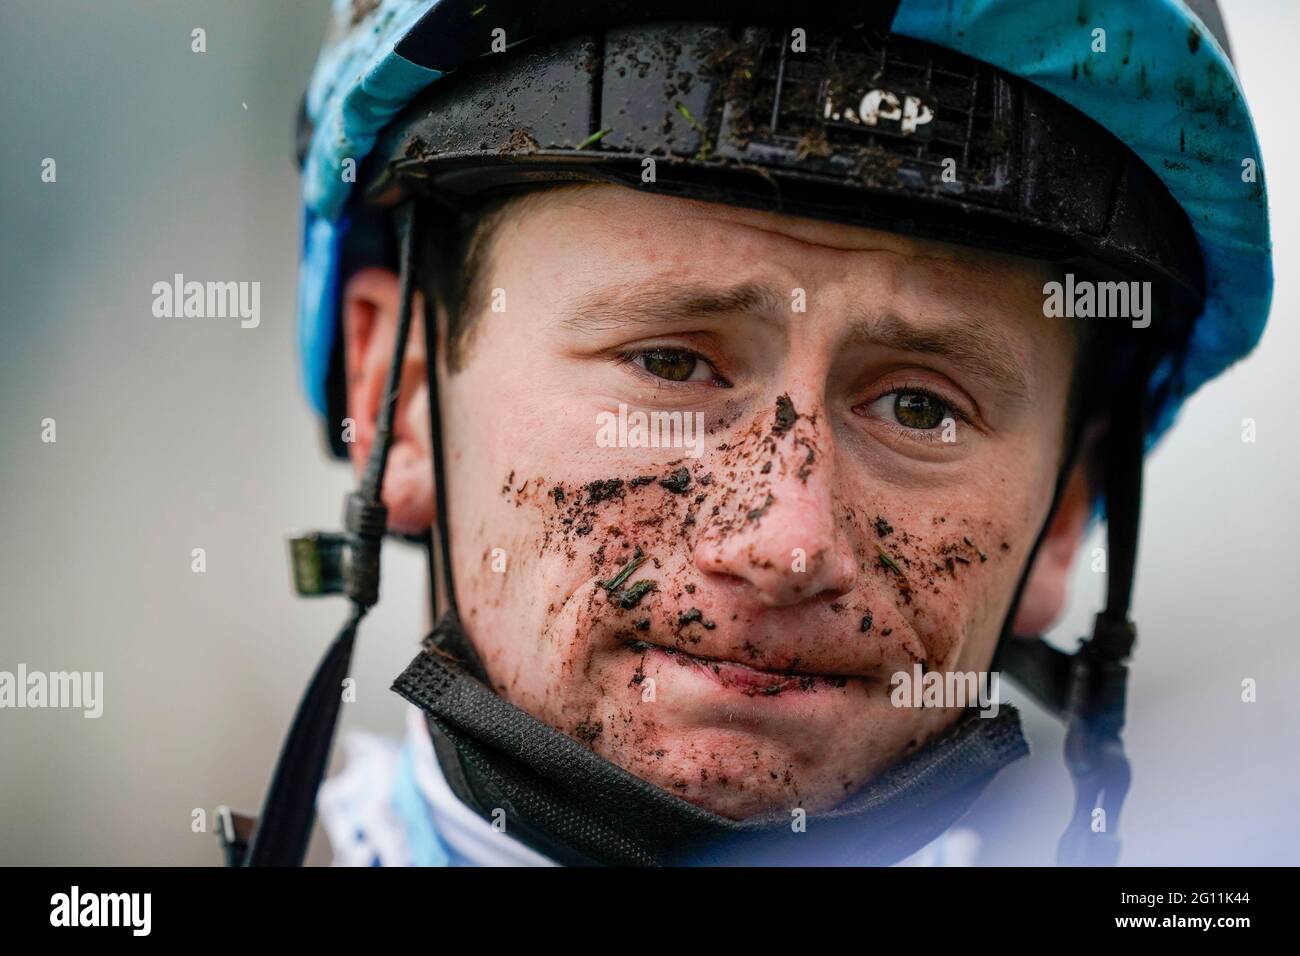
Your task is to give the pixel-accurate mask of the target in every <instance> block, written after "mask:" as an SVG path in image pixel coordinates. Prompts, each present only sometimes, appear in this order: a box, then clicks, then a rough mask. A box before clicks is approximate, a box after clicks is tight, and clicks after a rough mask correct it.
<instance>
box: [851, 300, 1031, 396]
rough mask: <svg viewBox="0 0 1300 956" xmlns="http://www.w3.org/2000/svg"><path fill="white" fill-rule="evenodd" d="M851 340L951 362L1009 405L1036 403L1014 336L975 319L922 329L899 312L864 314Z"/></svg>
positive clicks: (856, 321) (853, 325) (855, 320)
mask: <svg viewBox="0 0 1300 956" xmlns="http://www.w3.org/2000/svg"><path fill="white" fill-rule="evenodd" d="M848 338H849V341H852V342H854V343H857V344H864V345H876V346H881V347H884V348H889V349H893V350H895V351H899V352H915V353H919V354H922V355H935V356H938V357H940V358H943V359H947V360H948V361H950V362H952V363H953V364H954V365H957V366H960V367H961V368H964V369H966V370H967V371H969V372H971V373H972V374H974V375H976V376H977V377H979V378H981V379H983V380H984V381H985V382H987V383H988V384H989V385H990V386H992V387H993V389H994V391H996V392H997V393H998V394H999V396H1000V397H1001V399H1002V401H1003V402H1004V403H1005V404H1008V405H1011V406H1013V407H1020V406H1025V405H1028V404H1030V401H1031V399H1032V397H1033V387H1032V383H1031V380H1030V375H1029V373H1028V371H1027V370H1026V369H1025V367H1024V366H1023V365H1022V363H1021V362H1020V361H1019V353H1018V351H1016V350H1015V349H1014V348H1013V343H1012V341H1011V338H1010V336H1008V335H1005V334H1003V333H1001V332H998V331H995V330H993V329H990V328H988V327H987V326H986V325H983V324H981V323H980V322H978V321H977V320H975V319H974V318H973V317H972V316H969V315H965V314H963V315H961V316H959V320H958V321H957V322H956V323H954V324H950V325H945V326H941V327H934V328H921V327H919V326H917V325H915V324H912V323H909V322H907V321H906V320H904V319H903V318H902V317H900V316H899V315H897V314H895V313H893V312H882V313H871V312H858V314H857V315H856V316H855V317H854V318H853V319H852V320H851V322H850V327H849V335H848Z"/></svg>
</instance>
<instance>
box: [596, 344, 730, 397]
mask: <svg viewBox="0 0 1300 956" xmlns="http://www.w3.org/2000/svg"><path fill="white" fill-rule="evenodd" d="M652 352H677V353H680V354H681V355H687V356H690V357H691V358H693V359H695V360H697V361H699V362H703V363H704V364H705V365H706V366H707V367H708V369H709V371H710V372H711V373H712V375H713V381H711V382H677V381H674V380H673V379H671V378H661V377H660V376H658V375H655V374H654V373H653V372H651V371H650V370H649V369H647V368H643V367H642V366H640V365H638V364H637V363H636V360H637V359H638V358H640V357H641V356H643V355H649V354H650V353H652ZM615 358H616V360H617V361H618V364H619V365H627V366H631V367H632V368H633V369H635V370H636V371H637V372H638V373H639V374H641V375H645V376H647V377H649V378H651V379H653V380H654V382H655V384H656V385H659V386H667V387H669V388H695V387H697V386H700V385H708V386H710V387H721V388H730V387H731V383H730V382H728V381H727V380H726V379H725V378H723V377H722V373H721V372H719V371H718V367H717V365H715V364H714V363H713V362H712V361H711V360H710V359H709V358H708V357H707V356H704V355H701V354H700V353H699V352H697V351H695V350H694V349H688V348H684V347H682V346H679V345H645V346H641V347H640V348H635V349H627V350H625V351H621V352H618V353H616V354H615Z"/></svg>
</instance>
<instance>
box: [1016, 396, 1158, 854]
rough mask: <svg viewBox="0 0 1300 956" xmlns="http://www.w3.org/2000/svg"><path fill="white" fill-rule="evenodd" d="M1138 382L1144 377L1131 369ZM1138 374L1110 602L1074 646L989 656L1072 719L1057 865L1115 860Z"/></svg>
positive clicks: (1138, 444)
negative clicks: (1068, 789) (1069, 784)
mask: <svg viewBox="0 0 1300 956" xmlns="http://www.w3.org/2000/svg"><path fill="white" fill-rule="evenodd" d="M1135 379H1136V381H1137V383H1140V382H1141V381H1143V380H1144V379H1143V378H1142V376H1135ZM1143 397H1144V396H1143V392H1142V390H1141V385H1140V384H1134V385H1133V386H1132V387H1130V388H1128V389H1121V390H1120V394H1119V396H1118V398H1117V400H1116V401H1115V403H1114V406H1113V407H1112V409H1111V416H1110V426H1109V432H1108V433H1107V438H1106V449H1105V461H1106V490H1105V496H1106V512H1107V515H1106V543H1107V551H1108V560H1109V567H1108V570H1107V576H1106V608H1105V610H1104V611H1102V612H1101V613H1100V614H1098V615H1097V617H1096V620H1095V622H1094V624H1093V631H1092V636H1091V637H1090V638H1086V639H1083V640H1081V641H1080V642H1079V648H1078V650H1076V651H1075V652H1074V653H1073V654H1068V653H1066V652H1064V651H1060V650H1057V649H1056V648H1054V647H1052V646H1051V645H1049V644H1047V643H1046V642H1045V641H1043V640H1042V639H1041V638H1039V639H1036V640H1023V639H1018V638H1015V637H1011V636H1008V637H1006V638H1004V640H1003V641H1002V643H1001V647H1000V648H999V652H998V662H997V664H996V665H995V666H997V667H999V668H1001V669H1003V670H1006V671H1007V672H1008V673H1010V674H1011V675H1012V676H1013V677H1014V678H1015V679H1016V680H1017V681H1018V682H1019V683H1020V684H1021V685H1022V686H1023V687H1024V688H1025V690H1026V691H1027V692H1028V693H1029V694H1030V695H1031V696H1032V697H1034V698H1035V699H1036V700H1037V701H1038V702H1039V703H1041V704H1042V705H1043V706H1044V707H1046V708H1047V709H1048V710H1050V711H1051V712H1052V713H1053V714H1055V715H1056V716H1058V717H1060V718H1061V719H1063V720H1065V721H1067V722H1068V729H1067V731H1066V737H1065V762H1066V766H1067V767H1068V768H1069V770H1070V777H1071V779H1072V780H1073V781H1074V813H1073V815H1072V816H1071V819H1070V823H1069V825H1068V826H1067V827H1066V830H1065V833H1064V834H1063V835H1062V837H1061V842H1060V843H1059V845H1058V846H1057V850H1056V862H1057V863H1058V864H1059V865H1062V866H1114V865H1115V864H1116V863H1118V862H1119V854H1120V837H1119V815H1120V809H1121V807H1122V806H1123V803H1124V797H1125V796H1126V795H1127V794H1128V788H1129V781H1130V779H1131V776H1132V773H1131V771H1130V769H1129V762H1128V758H1127V757H1126V756H1125V754H1124V744H1123V741H1122V740H1121V739H1120V731H1121V730H1123V728H1124V709H1125V698H1126V692H1127V688H1128V666H1127V664H1126V661H1127V659H1128V657H1129V655H1130V654H1131V653H1132V650H1133V644H1134V642H1135V641H1136V639H1137V630H1136V628H1135V627H1134V626H1133V623H1132V621H1130V620H1129V607H1130V604H1131V601H1132V596H1133V575H1134V571H1135V569H1136V566H1137V545H1138V525H1139V513H1140V508H1141V501H1142V461H1143V454H1144V450H1145V447H1144V442H1145V434H1146V432H1145V428H1144V427H1143V421H1144V420H1143V417H1142V415H1141V413H1140V411H1139V410H1140V409H1141V408H1142V401H1143Z"/></svg>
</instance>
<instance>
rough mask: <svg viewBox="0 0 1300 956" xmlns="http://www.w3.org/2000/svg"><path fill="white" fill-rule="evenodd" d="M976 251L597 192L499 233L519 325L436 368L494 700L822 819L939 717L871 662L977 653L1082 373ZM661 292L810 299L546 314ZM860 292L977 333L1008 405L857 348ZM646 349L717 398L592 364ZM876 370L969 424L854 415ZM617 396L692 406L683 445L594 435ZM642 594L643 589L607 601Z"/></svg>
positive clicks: (1010, 576)
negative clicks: (601, 441)
mask: <svg viewBox="0 0 1300 956" xmlns="http://www.w3.org/2000/svg"><path fill="white" fill-rule="evenodd" d="M972 255H973V254H972V253H970V252H968V251H964V250H959V249H957V248H956V247H950V246H945V245H941V244H937V243H928V242H922V241H917V240H911V239H906V238H903V237H898V236H893V235H888V234H884V233H879V232H873V231H869V230H862V229H856V228H851V227H846V226H839V225H834V224H828V223H819V222H812V221H808V220H799V219H793V218H789V217H784V216H778V215H775V214H767V213H759V212H753V211H748V210H739V209H734V208H729V207H724V206H714V205H709V204H703V203H696V202H690V201H686V200H680V199H670V198H666V197H657V196H649V195H645V194H639V193H635V192H632V191H629V190H625V189H621V188H618V187H597V188H593V189H584V190H581V191H575V192H573V193H572V194H569V193H567V192H562V193H558V194H556V196H555V197H554V198H553V199H551V200H549V201H548V202H546V203H544V204H539V205H536V206H532V207H529V208H528V209H526V210H525V211H524V212H522V213H521V214H520V215H519V216H518V217H517V218H516V219H513V220H511V222H510V224H509V225H508V226H507V227H506V228H505V229H504V230H503V231H502V232H501V234H500V235H499V236H498V238H497V239H496V244H495V247H494V250H493V255H492V261H491V264H490V273H489V276H488V278H487V286H488V287H489V288H492V287H501V288H504V289H506V290H507V295H508V302H509V310H508V311H507V312H506V313H492V312H490V311H488V312H484V313H483V314H482V315H481V316H479V317H478V318H477V320H476V321H477V322H478V323H479V327H478V329H477V330H476V332H475V335H474V338H473V343H472V347H471V348H470V350H469V352H468V354H467V355H466V358H465V362H464V365H463V367H462V368H461V369H460V370H459V371H458V372H457V373H455V374H454V375H450V376H448V375H447V373H446V372H445V371H444V376H445V377H444V381H445V382H446V383H447V384H446V386H445V389H446V396H445V405H446V409H445V412H444V414H445V419H446V426H445V427H446V439H447V442H448V448H449V452H450V454H449V456H448V467H449V474H448V479H449V489H448V492H449V500H450V503H451V515H450V517H451V536H452V548H453V554H454V555H455V559H456V562H457V564H456V568H455V572H456V581H457V588H458V599H459V602H460V606H461V607H462V608H472V609H474V613H473V615H472V616H468V615H467V617H468V620H467V626H468V627H469V629H470V634H471V636H472V638H473V640H474V642H475V645H476V647H477V648H478V649H479V651H480V654H481V655H482V657H483V659H484V663H485V666H486V667H487V670H488V672H489V674H490V676H491V679H492V682H493V684H494V686H495V687H496V688H497V689H498V691H499V692H500V693H501V694H503V695H504V696H505V697H506V698H507V699H509V700H510V701H512V702H513V703H515V704H516V705H518V706H520V707H522V708H524V709H525V710H528V711H529V712H531V713H533V714H534V715H536V716H538V717H539V718H540V719H542V720H544V721H546V722H547V723H549V724H551V725H552V726H555V727H557V728H559V729H560V730H562V731H564V732H566V733H568V734H569V735H571V736H573V737H574V738H575V739H578V740H581V741H583V742H584V743H586V744H587V745H589V746H591V747H592V748H593V749H594V750H595V751H596V752H597V753H599V754H601V755H602V756H604V757H606V758H607V759H609V760H611V761H613V762H615V763H617V764H619V765H621V766H623V767H625V768H626V769H628V770H629V771H630V772H632V773H634V774H636V775H638V776H640V777H642V778H644V779H646V780H648V781H650V782H652V783H654V784H656V785H658V786H660V787H663V788H664V789H666V790H668V791H670V792H672V793H675V794H677V795H679V796H681V797H683V798H684V799H686V800H689V801H691V802H694V803H697V804H699V805H701V806H704V807H707V808H709V809H711V810H713V811H715V812H718V813H721V814H724V815H727V816H730V817H734V818H743V817H746V816H751V815H754V814H757V813H762V812H767V811H771V810H786V809H789V808H791V807H794V806H803V807H806V808H808V809H811V810H819V809H825V808H828V807H831V806H833V805H835V804H836V803H837V802H839V801H840V800H842V799H843V798H844V796H845V795H846V793H848V792H849V791H851V790H853V789H855V788H857V787H859V786H861V785H862V784H863V783H865V782H867V781H868V780H870V779H871V778H872V777H873V776H874V775H876V774H878V773H879V772H880V771H881V770H882V769H883V768H885V767H887V766H888V765H890V764H891V763H893V762H895V761H896V760H898V759H899V758H900V757H901V756H903V755H905V754H907V753H910V752H912V751H914V750H916V749H917V748H918V747H919V746H921V745H923V744H924V742H925V741H927V740H929V739H931V738H932V737H933V736H934V735H935V734H937V733H940V732H941V731H942V730H943V729H945V727H947V726H948V725H950V724H951V722H952V721H953V720H955V719H956V717H957V712H956V711H954V710H945V709H930V710H922V709H900V708H895V707H893V706H892V705H891V703H890V700H889V695H890V687H889V680H890V676H891V675H892V674H893V673H895V672H896V671H908V672H910V671H911V668H912V665H913V663H915V662H921V663H922V664H923V665H924V667H925V668H926V669H928V670H949V669H956V670H962V671H968V670H976V671H978V670H984V669H986V668H987V666H988V663H989V661H990V659H991V656H992V653H993V648H994V644H995V641H996V638H997V634H998V630H999V628H1000V626H1001V624H1002V621H1003V619H1004V616H1005V615H1006V613H1007V610H1008V607H1009V605H1010V602H1011V599H1012V595H1013V592H1014V588H1015V585H1016V582H1017V580H1018V577H1019V575H1020V574H1021V572H1022V570H1023V566H1024V561H1025V560H1026V558H1027V555H1028V552H1029V549H1030V548H1031V546H1032V543H1033V540H1034V537H1035V535H1036V534H1037V532H1038V530H1039V528H1040V527H1041V525H1042V523H1043V521H1044V520H1045V518H1046V513H1047V509H1048V507H1049V504H1050V499H1051V493H1052V488H1053V482H1054V480H1055V477H1056V473H1057V469H1058V468H1059V465H1060V462H1059V450H1060V446H1061V442H1062V433H1063V425H1064V411H1065V402H1066V390H1067V388H1068V383H1069V374H1070V368H1071V363H1072V360H1073V345H1072V339H1071V338H1070V335H1069V332H1068V330H1067V329H1066V328H1064V327H1063V326H1061V325H1059V324H1057V323H1054V322H1051V321H1050V320H1046V319H1044V318H1043V317H1042V310H1041V304H1042V295H1041V288H1042V283H1043V281H1044V273H1043V272H1042V271H1041V270H1039V269H1038V268H1037V267H1036V266H1034V265H1032V264H1030V263H1027V262H1025V261H1022V260H1015V259H1010V258H1002V257H994V256H992V255H981V256H980V257H979V258H978V259H972ZM657 277H670V278H671V279H673V280H674V281H680V282H682V283H686V282H695V281H708V282H712V283H715V284H716V283H718V282H719V281H724V282H727V283H737V284H739V283H741V282H746V281H753V282H763V283H769V284H771V285H772V286H774V287H775V288H779V289H794V288H796V287H797V288H801V289H805V290H807V311H806V312H802V313H794V312H791V313H789V314H781V315H776V316H774V317H773V318H772V321H770V322H760V321H759V320H758V319H757V318H755V317H753V316H747V315H727V316H707V317H701V319H700V321H699V322H698V323H686V324H681V325H674V326H673V327H672V328H667V327H665V328H664V329H663V330H649V331H648V330H647V329H645V328H642V327H638V328H637V329H636V330H635V331H621V330H619V329H617V328H611V329H609V330H606V331H601V332H600V333H599V334H595V335H593V334H590V333H585V334H576V333H574V332H572V331H569V330H566V329H565V328H563V323H562V322H561V321H560V317H561V316H562V315H563V314H564V310H565V309H566V308H567V304H568V303H570V302H572V301H574V300H577V299H581V298H582V297H583V296H585V295H588V294H590V293H591V291H592V290H595V289H602V288H606V287H608V286H610V285H612V284H613V285H621V286H622V287H625V288H633V287H635V286H636V285H637V284H638V283H642V282H645V281H649V280H652V279H655V278H657ZM863 303H866V304H870V305H872V306H879V307H881V308H887V309H889V310H891V311H892V312H893V313H895V314H897V315H899V316H901V317H903V318H904V319H905V320H907V321H909V322H914V323H918V324H920V325H928V326H933V325H935V324H937V323H942V322H944V321H947V318H948V315H949V311H950V310H953V309H960V310H964V311H965V312H966V313H967V314H969V315H971V316H973V317H974V318H975V319H976V320H977V321H979V322H980V323H983V324H984V325H985V326H987V327H990V328H995V329H997V330H998V331H1000V332H1001V333H1002V334H1004V335H1005V337H1006V341H1007V343H1008V349H1009V350H1010V351H1011V354H1013V355H1014V358H1015V360H1016V362H1017V364H1018V365H1019V367H1020V368H1021V369H1022V371H1023V372H1024V373H1025V378H1026V380H1027V386H1028V388H1029V394H1027V395H1026V396H1025V398H1026V401H1025V402H1024V403H1023V406H1015V407H1012V405H1011V404H1010V403H1008V402H1006V401H1004V400H1003V399H1002V398H1000V397H998V395H997V394H995V392H994V391H993V390H992V389H991V388H988V387H986V386H985V385H984V384H983V383H981V382H979V381H977V380H975V379H974V378H972V377H971V376H970V375H968V374H967V373H966V371H965V370H963V369H959V368H956V367H954V366H953V365H951V364H949V363H948V362H947V361H946V360H943V359H939V358H936V357H934V356H931V355H925V354H901V353H896V352H893V351H892V350H886V349H882V348H877V347H875V346H873V345H871V344H869V343H868V344H864V343H861V342H857V341H854V340H851V339H850V338H849V337H848V334H847V328H848V325H849V316H850V315H851V314H852V311H853V306H854V305H855V304H863ZM638 345H639V346H641V347H649V346H651V345H653V346H656V347H659V346H665V347H675V348H689V349H692V350H695V351H698V352H700V353H701V354H704V355H706V357H707V358H708V359H709V360H710V361H711V362H715V363H716V364H717V366H719V367H718V372H719V374H720V375H722V376H723V378H725V379H726V382H727V384H728V385H729V386H730V387H719V386H717V385H715V384H708V383H701V384H697V385H693V386H689V387H682V386H681V385H679V384H676V383H663V382H660V381H658V380H656V379H654V378H653V377H652V376H650V375H649V374H648V373H647V372H646V371H645V370H644V369H642V368H639V367H636V366H633V365H630V364H629V363H627V362H619V361H616V360H615V358H613V357H612V356H611V352H612V350H614V349H620V348H624V347H627V348H633V347H636V346H638ZM889 383H897V384H899V386H900V387H901V386H902V385H907V386H908V387H914V386H918V385H920V386H924V387H927V388H936V389H937V388H943V389H947V390H948V391H949V392H954V393H955V394H956V395H958V396H960V397H961V398H962V399H963V400H966V401H967V404H968V405H970V406H973V407H974V406H977V408H978V415H972V416H971V417H972V419H973V421H972V422H971V423H967V422H965V421H962V422H959V423H958V426H957V435H958V440H957V441H956V442H955V443H952V444H941V443H937V442H934V441H922V440H918V439H917V438H916V437H915V436H914V435H912V434H910V433H908V432H907V431H906V429H903V428H902V427H900V426H899V425H898V424H897V423H896V422H892V421H886V420H884V419H882V418H880V417H878V416H876V415H875V414H874V413H873V412H869V410H866V411H864V409H869V407H870V408H874V407H875V406H873V405H872V402H873V400H874V399H876V398H877V390H878V389H879V388H880V387H882V385H883V384H889ZM782 399H784V400H785V401H786V402H788V405H785V404H783V402H782ZM620 402H625V403H627V404H628V405H629V406H630V407H631V408H633V409H644V410H656V409H664V410H673V409H677V410H686V411H689V412H695V411H699V412H702V413H703V415H704V418H705V423H706V435H705V439H704V451H703V454H702V455H700V456H699V457H698V458H695V457H690V456H687V455H685V454H684V452H683V450H682V449H680V448H662V449H661V448H603V447H598V446H597V443H596V433H597V415H598V413H600V412H602V411H614V410H616V409H617V406H618V404H619V403H620ZM877 404H879V403H877ZM791 409H793V411H794V412H795V413H796V415H795V417H794V418H793V420H791V417H790V410H791ZM783 411H784V414H782V413H783ZM681 468H686V469H687V471H688V473H689V476H690V481H689V483H687V484H686V486H685V487H684V488H680V485H681V480H680V475H677V476H676V477H674V473H676V472H678V470H679V469H681ZM665 478H668V479H671V480H669V482H668V486H665V485H664V484H662V483H661V479H665ZM674 489H678V490H674ZM494 548H503V549H504V550H505V552H506V554H507V555H508V566H507V571H506V572H505V573H504V574H498V573H493V571H492V565H491V561H492V558H491V554H492V549H494ZM637 549H640V551H641V553H642V555H643V556H644V558H645V560H644V561H643V562H642V563H640V564H639V566H637V567H636V568H635V569H634V570H633V571H632V572H631V574H630V575H628V576H627V579H626V580H625V581H624V582H622V586H621V587H620V588H609V587H606V586H605V585H606V584H608V582H610V581H611V580H612V579H614V578H615V577H616V575H618V573H619V571H620V570H621V569H623V568H624V567H625V566H627V565H628V563H629V561H631V560H632V558H633V556H634V555H635V554H636V552H637ZM639 581H649V582H653V585H654V586H653V589H651V590H648V591H645V593H643V594H641V595H640V596H639V598H637V599H636V601H635V603H634V604H633V605H632V606H630V607H624V606H621V604H620V601H627V600H631V597H630V596H629V591H628V590H627V589H628V587H629V586H630V585H635V583H636V582H639ZM868 617H869V619H870V621H869V626H867V627H866V628H865V629H864V627H863V624H864V621H866V620H867V618H868ZM736 664H743V665H745V667H744V668H740V667H737V666H736ZM746 668H748V670H747V669H746Z"/></svg>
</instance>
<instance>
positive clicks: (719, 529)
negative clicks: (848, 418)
mask: <svg viewBox="0 0 1300 956" xmlns="http://www.w3.org/2000/svg"><path fill="white" fill-rule="evenodd" d="M818 420H820V421H822V422H824V416H818V418H817V419H814V418H812V417H811V416H807V415H799V417H798V419H797V420H796V421H795V422H794V424H793V426H791V427H787V428H786V429H785V430H783V431H782V430H779V429H780V419H779V418H778V420H777V425H776V427H774V428H771V429H764V431H763V433H762V435H761V436H760V437H759V438H757V439H756V440H751V441H750V442H747V443H746V445H745V446H744V448H743V450H742V451H740V453H739V455H738V457H740V458H741V461H738V462H737V463H736V464H737V467H736V469H735V475H736V478H735V481H736V482H737V486H736V489H735V493H734V494H733V495H731V496H730V499H729V500H728V501H727V502H726V504H725V505H724V507H723V508H722V509H720V512H719V514H718V515H716V516H715V518H714V520H713V523H712V524H711V525H710V526H709V527H708V528H707V529H705V531H704V533H703V534H702V535H701V536H700V539H699V541H698V543H697V544H696V546H695V551H694V561H695V566H696V567H697V568H698V569H699V570H700V571H701V572H703V573H704V574H706V575H725V576H729V577H731V578H734V579H737V580H739V581H743V582H745V583H747V584H748V585H749V586H750V587H751V588H752V589H753V592H754V594H755V596H756V598H757V600H758V601H759V602H760V603H761V604H763V605H765V606H767V607H785V606H789V605H792V604H798V603H800V602H801V601H808V600H811V599H814V598H820V599H823V600H834V599H835V598H837V597H840V596H842V595H844V594H847V593H848V592H849V591H851V590H852V589H853V586H854V583H855V580H856V576H857V562H856V561H855V559H854V556H853V545H852V542H851V541H850V540H849V539H848V536H847V535H846V533H845V530H844V528H843V526H842V525H841V524H840V522H839V521H838V520H837V518H836V514H835V509H836V503H835V500H834V495H833V487H834V476H835V461H834V449H833V447H832V445H831V442H830V441H829V440H828V439H827V438H826V437H825V436H824V435H822V434H819V428H820V430H821V431H825V426H824V425H814V424H813V422H814V421H818ZM733 447H734V446H733Z"/></svg>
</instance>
